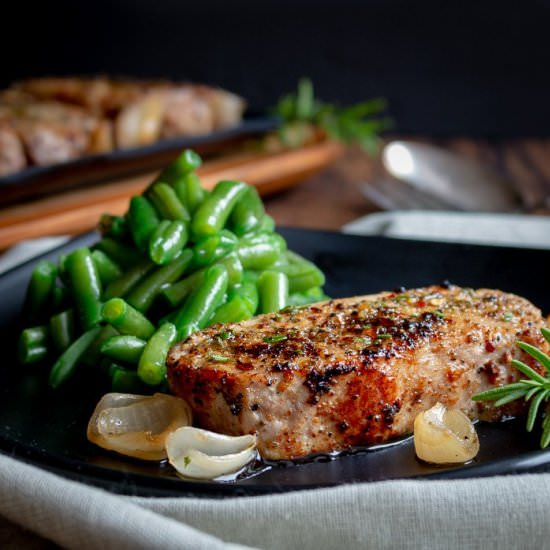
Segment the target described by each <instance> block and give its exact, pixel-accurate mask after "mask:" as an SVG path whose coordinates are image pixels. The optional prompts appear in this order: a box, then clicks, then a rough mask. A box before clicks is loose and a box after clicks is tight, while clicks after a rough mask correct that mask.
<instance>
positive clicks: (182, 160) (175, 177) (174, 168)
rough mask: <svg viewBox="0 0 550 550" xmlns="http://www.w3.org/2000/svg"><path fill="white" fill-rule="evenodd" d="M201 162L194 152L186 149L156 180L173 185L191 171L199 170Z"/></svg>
mask: <svg viewBox="0 0 550 550" xmlns="http://www.w3.org/2000/svg"><path fill="white" fill-rule="evenodd" d="M201 165H202V160H201V158H200V156H199V155H197V153H195V151H192V150H191V149H186V150H185V151H183V153H181V155H179V157H178V158H177V159H176V160H175V161H174V162H172V163H171V164H169V165H168V166H167V167H166V168H165V169H164V170H163V171H162V172H161V173H160V176H159V177H158V178H157V181H166V182H168V183H171V184H174V183H177V181H179V179H181V178H182V177H184V176H186V175H187V174H189V173H190V172H193V170H196V169H197V168H200V166H201Z"/></svg>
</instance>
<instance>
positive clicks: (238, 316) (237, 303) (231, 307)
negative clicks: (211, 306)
mask: <svg viewBox="0 0 550 550" xmlns="http://www.w3.org/2000/svg"><path fill="white" fill-rule="evenodd" d="M253 314H254V313H253V312H252V311H250V308H249V306H248V303H247V302H246V301H245V300H244V299H243V298H241V296H234V297H233V298H231V299H230V300H229V301H227V302H226V303H225V304H222V305H221V306H220V307H219V308H218V309H217V310H216V311H215V312H214V315H213V316H212V318H211V319H210V321H209V322H208V324H209V325H213V324H215V323H238V322H239V321H244V320H245V319H250V318H251V317H252V315H253Z"/></svg>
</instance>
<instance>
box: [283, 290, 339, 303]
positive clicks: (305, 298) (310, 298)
mask: <svg viewBox="0 0 550 550" xmlns="http://www.w3.org/2000/svg"><path fill="white" fill-rule="evenodd" d="M329 299H330V298H329V297H328V296H327V295H326V294H325V293H324V292H323V289H322V288H321V287H314V288H310V289H309V290H307V291H306V292H295V293H294V294H290V295H289V297H288V305H289V306H304V305H307V304H313V303H315V302H323V301H325V300H329Z"/></svg>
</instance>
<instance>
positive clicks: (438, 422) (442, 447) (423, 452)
mask: <svg viewBox="0 0 550 550" xmlns="http://www.w3.org/2000/svg"><path fill="white" fill-rule="evenodd" d="M414 448H415V451H416V455H417V456H418V458H420V459H421V460H424V461H425V462H430V463H431V464H460V463H464V462H468V461H469V460H472V459H473V458H474V457H475V456H476V455H477V453H478V452H479V439H478V437H477V432H476V430H475V428H474V425H473V424H472V422H471V421H470V419H469V418H468V417H467V416H466V415H465V414H464V413H463V412H462V411H460V410H458V409H447V408H446V407H445V406H444V405H442V404H441V403H436V404H435V405H434V406H433V407H432V408H431V409H428V410H427V411H425V412H423V413H420V414H419V415H418V416H417V417H416V418H415V420H414Z"/></svg>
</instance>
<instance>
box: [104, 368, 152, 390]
mask: <svg viewBox="0 0 550 550" xmlns="http://www.w3.org/2000/svg"><path fill="white" fill-rule="evenodd" d="M108 372H109V377H110V378H111V391H113V392H120V393H135V394H142V393H146V392H147V388H146V386H145V384H143V382H142V381H141V380H140V378H139V376H138V374H137V372H136V371H134V370H130V369H127V368H124V367H122V366H121V365H117V364H116V363H113V362H111V363H110V364H109V365H108Z"/></svg>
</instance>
